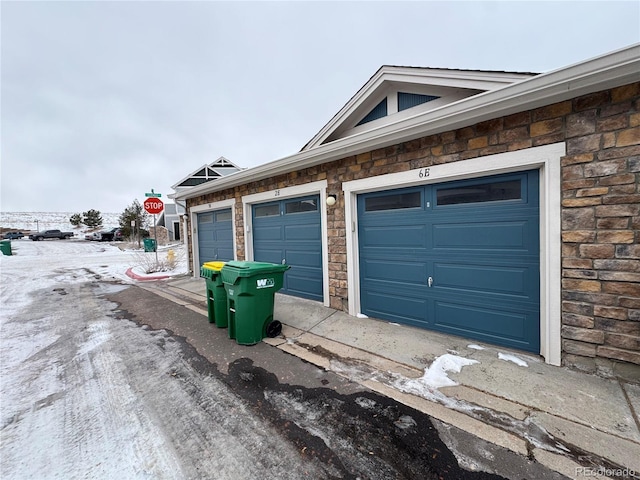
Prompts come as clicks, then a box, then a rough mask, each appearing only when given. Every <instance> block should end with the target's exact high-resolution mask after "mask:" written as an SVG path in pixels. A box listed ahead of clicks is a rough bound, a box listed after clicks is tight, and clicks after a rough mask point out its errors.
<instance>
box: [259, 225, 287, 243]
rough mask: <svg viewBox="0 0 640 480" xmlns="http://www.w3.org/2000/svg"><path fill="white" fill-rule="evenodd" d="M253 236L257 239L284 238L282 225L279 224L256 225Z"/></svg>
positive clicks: (271, 239)
mask: <svg viewBox="0 0 640 480" xmlns="http://www.w3.org/2000/svg"><path fill="white" fill-rule="evenodd" d="M253 238H254V240H255V241H276V240H278V241H279V240H282V227H280V226H279V225H275V226H267V225H254V226H253Z"/></svg>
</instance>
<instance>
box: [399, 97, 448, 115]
mask: <svg viewBox="0 0 640 480" xmlns="http://www.w3.org/2000/svg"><path fill="white" fill-rule="evenodd" d="M437 98H440V97H434V96H433V95H418V94H417V93H402V92H398V111H399V112H401V111H402V110H406V109H408V108H411V107H415V106H417V105H422V104H423V103H427V102H430V101H431V100H435V99H437Z"/></svg>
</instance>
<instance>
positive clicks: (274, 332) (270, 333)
mask: <svg viewBox="0 0 640 480" xmlns="http://www.w3.org/2000/svg"><path fill="white" fill-rule="evenodd" d="M280 333H282V323H280V322H279V321H278V320H273V321H271V322H269V325H267V337H269V338H275V337H277V336H278V335H280Z"/></svg>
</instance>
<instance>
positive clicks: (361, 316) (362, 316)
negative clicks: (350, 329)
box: [356, 313, 369, 318]
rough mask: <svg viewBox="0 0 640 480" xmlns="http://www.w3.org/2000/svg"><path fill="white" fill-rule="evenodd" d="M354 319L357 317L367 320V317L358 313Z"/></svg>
mask: <svg viewBox="0 0 640 480" xmlns="http://www.w3.org/2000/svg"><path fill="white" fill-rule="evenodd" d="M356 317H358V318H369V317H368V316H367V315H365V314H364V313H358V314H357V315H356Z"/></svg>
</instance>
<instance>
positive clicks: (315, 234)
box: [284, 223, 321, 241]
mask: <svg viewBox="0 0 640 480" xmlns="http://www.w3.org/2000/svg"><path fill="white" fill-rule="evenodd" d="M284 234H285V238H286V239H287V240H314V241H315V240H319V239H320V236H321V229H320V225H319V224H312V223H303V224H296V225H285V227H284Z"/></svg>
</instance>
